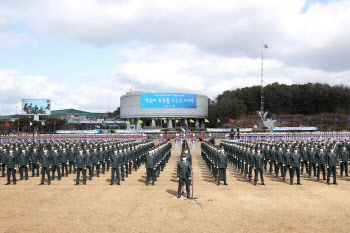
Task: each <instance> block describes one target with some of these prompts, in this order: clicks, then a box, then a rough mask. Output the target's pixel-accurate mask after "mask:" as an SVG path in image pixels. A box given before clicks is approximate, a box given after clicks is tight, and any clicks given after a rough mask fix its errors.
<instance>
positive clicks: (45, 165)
mask: <svg viewBox="0 0 350 233" xmlns="http://www.w3.org/2000/svg"><path fill="white" fill-rule="evenodd" d="M39 162H40V163H41V182H40V185H43V184H44V181H45V174H47V179H48V181H47V183H48V185H50V184H51V176H50V169H51V165H52V156H51V155H50V154H49V153H48V149H47V148H44V153H42V154H41V156H40V159H39Z"/></svg>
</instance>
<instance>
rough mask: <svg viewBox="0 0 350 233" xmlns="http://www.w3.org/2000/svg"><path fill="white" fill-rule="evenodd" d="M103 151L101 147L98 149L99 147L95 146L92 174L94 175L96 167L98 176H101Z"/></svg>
mask: <svg viewBox="0 0 350 233" xmlns="http://www.w3.org/2000/svg"><path fill="white" fill-rule="evenodd" d="M100 156H101V152H100V148H99V149H98V150H97V147H94V163H93V165H92V176H94V168H95V167H96V176H97V177H99V176H100V162H101V159H100Z"/></svg>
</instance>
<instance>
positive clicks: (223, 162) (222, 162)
mask: <svg viewBox="0 0 350 233" xmlns="http://www.w3.org/2000/svg"><path fill="white" fill-rule="evenodd" d="M218 158H219V163H218V166H219V177H218V185H220V181H221V180H223V181H224V185H227V183H226V168H227V164H228V158H227V153H226V152H224V148H222V147H221V148H220V152H219V154H218Z"/></svg>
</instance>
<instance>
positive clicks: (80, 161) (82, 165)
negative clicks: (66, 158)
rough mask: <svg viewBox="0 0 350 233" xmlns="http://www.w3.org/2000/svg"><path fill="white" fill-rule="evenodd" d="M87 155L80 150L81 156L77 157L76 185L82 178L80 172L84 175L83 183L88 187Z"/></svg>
mask: <svg viewBox="0 0 350 233" xmlns="http://www.w3.org/2000/svg"><path fill="white" fill-rule="evenodd" d="M86 164H87V160H86V155H85V154H84V150H83V149H80V150H79V155H78V156H77V157H76V160H75V169H76V170H77V179H76V183H75V184H76V185H78V184H79V178H80V172H81V173H82V174H83V183H84V185H86Z"/></svg>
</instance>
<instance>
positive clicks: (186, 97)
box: [140, 93, 197, 108]
mask: <svg viewBox="0 0 350 233" xmlns="http://www.w3.org/2000/svg"><path fill="white" fill-rule="evenodd" d="M140 108H197V95H196V94H185V93H141V94H140Z"/></svg>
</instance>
